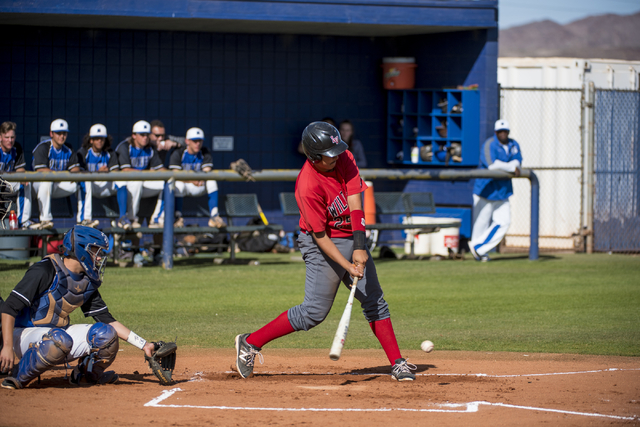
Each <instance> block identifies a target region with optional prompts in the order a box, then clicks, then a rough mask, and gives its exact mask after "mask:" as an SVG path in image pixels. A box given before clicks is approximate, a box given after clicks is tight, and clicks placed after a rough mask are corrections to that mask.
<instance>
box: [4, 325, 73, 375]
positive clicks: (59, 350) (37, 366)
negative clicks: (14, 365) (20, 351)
mask: <svg viewBox="0 0 640 427" xmlns="http://www.w3.org/2000/svg"><path fill="white" fill-rule="evenodd" d="M72 347H73V338H71V336H70V335H69V334H68V333H66V332H65V331H64V330H63V329H60V328H54V329H51V330H50V331H49V332H47V333H46V334H45V335H44V336H43V337H42V339H41V340H40V341H39V342H37V343H35V344H31V345H30V346H29V349H28V350H27V351H26V352H25V353H24V355H23V356H22V359H20V363H19V365H18V373H17V374H16V375H15V379H16V380H17V381H18V382H19V383H20V386H22V387H24V386H26V385H27V384H29V382H30V381H31V380H32V379H34V378H36V377H37V376H38V375H40V374H42V373H43V372H46V371H48V370H49V369H51V368H53V367H54V366H55V365H58V364H60V363H62V362H63V361H64V359H65V358H66V357H67V355H68V354H69V352H71V348H72Z"/></svg>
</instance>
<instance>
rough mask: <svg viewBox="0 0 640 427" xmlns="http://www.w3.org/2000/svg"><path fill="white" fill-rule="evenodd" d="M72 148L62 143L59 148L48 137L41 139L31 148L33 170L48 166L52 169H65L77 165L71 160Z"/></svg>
mask: <svg viewBox="0 0 640 427" xmlns="http://www.w3.org/2000/svg"><path fill="white" fill-rule="evenodd" d="M72 154H73V150H72V149H71V147H70V146H69V145H67V144H64V145H63V146H62V147H61V148H60V149H59V150H58V149H56V148H55V147H54V146H53V143H52V142H51V140H50V139H48V140H46V141H42V142H41V143H40V144H38V145H36V148H34V149H33V170H34V171H37V170H38V169H42V168H49V169H51V170H52V171H66V170H71V169H72V168H74V167H77V166H79V165H78V163H77V162H71V161H70V160H71V155H72Z"/></svg>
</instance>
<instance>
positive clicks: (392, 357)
mask: <svg viewBox="0 0 640 427" xmlns="http://www.w3.org/2000/svg"><path fill="white" fill-rule="evenodd" d="M369 326H371V330H372V331H373V334H374V335H375V336H376V338H378V341H380V344H381V345H382V349H383V350H384V352H385V353H386V354H387V358H388V359H389V362H390V363H391V365H395V363H396V359H400V358H402V355H401V354H400V349H399V348H398V341H396V334H395V333H394V332H393V325H392V324H391V318H388V319H384V320H376V321H375V322H371V323H369Z"/></svg>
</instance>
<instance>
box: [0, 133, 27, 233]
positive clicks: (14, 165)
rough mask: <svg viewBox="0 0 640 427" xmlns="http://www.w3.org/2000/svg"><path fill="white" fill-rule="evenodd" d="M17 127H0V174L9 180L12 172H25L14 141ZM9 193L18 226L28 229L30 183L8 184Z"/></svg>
mask: <svg viewBox="0 0 640 427" xmlns="http://www.w3.org/2000/svg"><path fill="white" fill-rule="evenodd" d="M16 129H17V126H16V124H15V123H14V122H4V123H2V124H1V125H0V174H2V175H4V176H5V178H10V176H8V175H10V174H11V173H12V172H25V171H26V162H25V160H24V152H23V151H22V146H21V145H20V144H19V143H18V142H17V141H16ZM9 185H10V186H11V190H10V191H11V193H12V195H16V196H17V197H16V200H17V203H16V207H17V217H18V226H19V227H20V228H29V226H30V225H31V220H30V218H31V183H30V182H10V184H9Z"/></svg>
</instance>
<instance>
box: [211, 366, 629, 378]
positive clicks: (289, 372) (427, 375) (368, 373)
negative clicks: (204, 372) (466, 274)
mask: <svg viewBox="0 0 640 427" xmlns="http://www.w3.org/2000/svg"><path fill="white" fill-rule="evenodd" d="M615 371H640V368H608V369H597V370H592V371H574V372H548V373H541V374H509V375H493V374H451V373H442V374H435V373H434V374H415V375H416V376H420V377H485V378H517V377H545V376H552V375H578V374H594V373H598V372H615ZM220 373H222V374H235V373H236V371H223V372H220ZM256 374H257V375H260V374H267V375H359V376H380V375H387V376H390V375H391V374H390V373H384V372H340V373H338V372H325V373H317V372H297V371H288V372H287V371H260V372H256Z"/></svg>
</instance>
